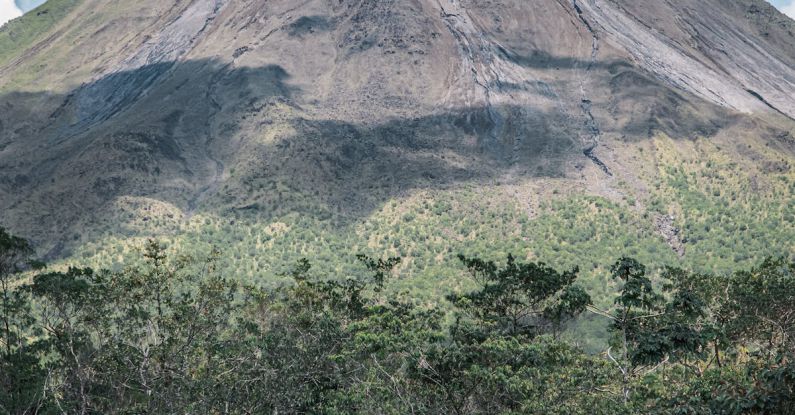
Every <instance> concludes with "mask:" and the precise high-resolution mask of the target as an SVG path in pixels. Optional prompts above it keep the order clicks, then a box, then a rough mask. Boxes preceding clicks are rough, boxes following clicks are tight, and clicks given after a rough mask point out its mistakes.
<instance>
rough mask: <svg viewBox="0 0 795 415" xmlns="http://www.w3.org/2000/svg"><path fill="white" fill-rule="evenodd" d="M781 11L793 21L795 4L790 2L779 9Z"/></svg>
mask: <svg viewBox="0 0 795 415" xmlns="http://www.w3.org/2000/svg"><path fill="white" fill-rule="evenodd" d="M781 11H782V12H784V14H786V15H787V16H789V17H791V18H793V19H795V2H792V3H790V4H788V5H786V6H783V7H781Z"/></svg>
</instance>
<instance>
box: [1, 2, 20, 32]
mask: <svg viewBox="0 0 795 415" xmlns="http://www.w3.org/2000/svg"><path fill="white" fill-rule="evenodd" d="M19 16H22V10H19V7H17V5H16V4H15V3H14V0H0V26H2V25H3V24H5V22H7V21H9V20H11V19H14V18H17V17H19Z"/></svg>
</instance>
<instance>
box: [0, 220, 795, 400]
mask: <svg viewBox="0 0 795 415" xmlns="http://www.w3.org/2000/svg"><path fill="white" fill-rule="evenodd" d="M31 252H32V251H31V249H30V247H29V246H28V245H27V243H26V242H25V241H24V240H21V239H19V238H14V237H11V236H9V235H8V234H7V233H6V232H5V231H3V230H0V295H2V307H0V323H2V324H0V369H2V370H0V409H2V410H3V412H5V413H12V414H24V413H108V414H117V413H118V414H122V413H193V412H196V411H202V412H204V413H209V414H222V413H224V414H238V413H239V414H250V413H295V414H302V413H313V414H356V413H362V414H372V413H379V414H405V413H415V414H440V413H451V414H459V415H465V414H466V415H468V414H704V413H720V414H789V413H792V410H793V409H795V366H793V363H792V362H793V358H794V357H795V342H794V341H793V338H794V337H793V335H795V320H793V318H792V316H793V315H795V309H794V308H793V307H795V263H792V262H787V261H785V260H771V259H768V260H765V261H764V262H762V263H761V264H760V265H758V266H756V267H754V268H753V269H751V270H750V271H742V272H735V273H732V274H729V275H713V274H702V273H692V272H688V271H683V270H680V269H675V268H668V269H665V270H664V271H663V272H661V273H659V274H658V275H651V274H650V273H649V271H648V270H647V269H646V267H645V266H643V265H642V264H641V263H639V262H638V261H636V260H634V259H631V258H625V257H622V258H620V259H619V260H618V261H616V262H615V263H613V265H612V266H610V267H609V273H610V279H611V281H612V283H613V286H614V288H613V289H612V290H610V292H609V295H610V296H611V299H612V301H611V302H610V303H609V304H608V305H605V306H599V305H594V304H592V299H591V296H590V295H589V293H588V292H587V291H586V290H585V289H583V288H582V286H581V285H580V283H579V271H578V269H577V268H572V269H569V270H567V271H562V272H561V271H558V270H557V269H556V268H554V267H550V266H548V265H545V264H543V263H539V262H526V261H523V260H518V259H516V258H514V257H512V256H508V259H507V261H504V262H503V261H501V262H500V263H495V262H492V261H486V260H482V259H479V258H477V257H469V256H464V255H461V256H459V260H460V262H462V263H463V267H462V268H463V269H465V270H466V271H467V273H468V275H469V276H470V278H471V279H472V281H473V284H472V288H470V289H468V290H465V291H463V292H460V293H450V294H449V295H448V296H447V298H448V300H449V301H450V304H451V307H452V310H451V314H450V317H452V318H449V319H446V318H445V316H446V315H447V311H446V310H442V309H440V308H439V307H437V306H430V305H417V304H415V303H414V302H413V301H412V300H411V298H410V297H408V296H407V295H406V294H405V293H404V294H394V293H390V292H389V291H388V290H386V289H385V286H384V284H385V282H386V281H388V280H389V278H390V277H391V275H392V270H393V268H394V267H395V266H396V265H398V264H399V263H400V260H399V259H397V258H390V259H386V260H374V259H371V258H368V257H365V256H360V257H359V260H360V261H361V265H359V266H356V267H355V269H356V272H355V273H353V274H349V275H350V276H346V277H344V278H342V277H341V276H340V274H336V273H334V272H331V273H325V272H326V270H325V269H324V268H325V264H323V263H322V262H320V263H318V262H316V263H318V264H320V267H319V268H320V270H319V271H317V270H316V269H315V268H313V267H312V265H311V264H310V262H309V261H307V260H301V261H299V262H298V263H297V265H296V266H294V267H293V269H292V270H291V272H290V273H289V278H288V279H287V281H286V282H285V283H284V284H282V285H280V286H279V287H275V288H269V289H261V288H256V287H251V286H247V285H241V284H238V283H236V282H234V281H232V280H230V279H227V278H224V277H223V276H222V274H223V273H224V269H223V266H221V263H220V262H219V260H220V259H221V258H219V257H218V254H217V253H211V254H210V255H208V256H207V257H203V258H196V257H193V258H191V257H190V256H182V255H180V254H179V253H178V252H171V251H168V250H166V249H164V248H163V247H162V246H161V245H159V244H158V243H156V242H154V241H149V242H148V243H147V244H146V246H145V249H144V252H143V258H142V261H138V262H137V263H135V264H128V265H126V266H125V267H124V268H123V269H121V270H119V271H118V272H107V271H103V272H94V271H92V270H91V269H79V268H70V269H69V270H68V271H66V272H57V271H49V272H34V273H32V275H31V274H28V275H27V276H23V275H20V274H19V272H20V271H24V270H26V269H28V268H29V265H28V263H29V256H30V254H31ZM319 273H322V274H319ZM653 280H657V281H658V282H659V284H655V283H654V282H653ZM583 314H592V315H596V316H600V317H601V318H604V319H606V320H607V321H608V322H610V324H609V326H607V327H606V328H605V329H604V334H605V335H606V336H607V337H609V338H610V339H611V340H610V344H609V347H608V348H607V349H606V350H605V351H604V353H603V354H601V355H598V356H596V355H588V354H585V353H583V352H582V351H581V350H580V349H579V348H578V347H576V346H575V345H573V344H571V343H570V342H568V341H566V340H563V339H562V338H561V334H562V332H563V330H564V329H565V327H566V326H567V325H569V324H570V323H571V322H572V321H573V320H574V319H575V318H577V317H578V316H581V315H583Z"/></svg>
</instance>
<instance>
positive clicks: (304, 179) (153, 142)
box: [0, 0, 795, 278]
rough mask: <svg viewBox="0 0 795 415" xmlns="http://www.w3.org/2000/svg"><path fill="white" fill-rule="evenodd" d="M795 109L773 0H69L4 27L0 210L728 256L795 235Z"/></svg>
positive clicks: (259, 241) (111, 224) (792, 61)
mask: <svg viewBox="0 0 795 415" xmlns="http://www.w3.org/2000/svg"><path fill="white" fill-rule="evenodd" d="M793 118H795V22H793V21H792V20H790V19H789V18H787V17H786V16H784V15H782V14H780V13H779V12H778V11H777V10H776V9H775V8H773V7H772V6H770V5H768V4H767V3H765V2H764V1H763V0H665V1H658V0H654V1H652V0H533V1H527V0H301V1H296V0H235V1H231V0H139V1H135V2H121V1H113V0H50V1H49V2H48V3H47V4H46V5H45V6H43V7H42V8H40V9H37V11H36V12H35V13H31V14H29V15H26V16H24V17H23V18H21V19H18V20H15V21H13V22H11V23H10V24H8V25H6V26H5V27H3V28H2V29H1V30H0V223H2V224H4V225H6V226H7V227H9V228H10V229H11V230H12V231H13V232H14V233H17V234H20V235H23V236H26V237H29V238H31V239H33V240H34V241H36V242H38V243H39V247H40V249H41V252H42V254H46V255H48V256H49V257H52V258H58V257H68V256H74V255H80V257H82V258H85V259H86V260H87V261H99V262H104V263H112V262H113V261H115V260H117V259H118V258H120V257H121V256H123V255H124V254H125V252H127V250H128V249H129V248H128V247H129V246H130V241H135V240H137V239H136V238H142V237H149V236H158V237H161V238H167V239H171V240H173V241H174V243H180V244H188V245H196V246H209V245H221V246H222V247H223V248H224V249H230V250H231V251H233V252H235V253H236V258H237V260H241V259H243V258H249V257H253V258H258V259H257V261H258V262H256V265H254V266H250V267H249V268H240V270H239V271H240V273H242V275H248V276H254V277H259V276H263V277H264V278H269V277H272V276H273V275H275V273H276V272H277V270H278V269H280V267H282V266H283V264H287V263H289V262H291V261H292V260H293V259H295V258H297V257H300V256H304V255H309V254H313V255H319V256H321V257H323V256H325V257H327V258H329V260H330V261H332V260H333V259H332V258H333V257H335V256H337V255H339V253H340V252H344V253H355V252H356V251H362V250H364V251H368V250H369V251H373V252H394V253H397V254H401V255H403V256H405V257H407V258H409V259H410V260H409V261H406V262H405V264H406V265H405V267H406V268H405V270H404V271H405V272H406V273H407V275H412V276H413V275H437V274H438V275H444V274H445V272H446V271H445V268H444V263H445V261H446V259H447V257H448V256H449V252H445V248H443V246H445V245H448V246H450V244H452V249H455V250H460V251H468V250H476V249H477V250H484V249H485V250H486V251H488V250H489V249H494V250H495V252H497V251H498V250H499V251H504V250H511V251H513V252H516V253H519V254H521V255H526V256H527V257H530V258H532V257H542V258H545V259H547V260H549V261H552V262H557V263H561V264H565V263H566V262H567V260H568V258H573V255H574V254H578V255H581V256H582V255H583V254H584V255H586V257H587V255H589V253H594V252H595V251H596V250H600V251H605V250H606V251H607V252H609V253H610V254H619V253H621V252H625V251H627V250H630V251H635V254H636V255H640V256H641V257H643V256H644V255H645V256H647V257H648V258H650V259H651V260H652V261H655V262H656V263H658V264H664V263H677V262H680V261H684V263H686V264H688V265H691V266H694V267H696V268H699V267H701V268H716V267H717V268H720V267H721V266H728V265H729V264H735V263H744V262H747V261H750V260H752V259H756V258H758V257H760V256H764V255H767V254H770V253H773V252H778V253H782V254H795V246H794V244H793V241H795V224H793V222H795V217H794V216H793V213H795V198H794V196H793V194H795V172H793V163H795V156H794V155H795V138H793V135H792V134H793V132H795V130H794V128H795V122H793ZM53 241H54V242H53ZM98 247H102V248H98ZM108 247H112V248H108ZM448 249H450V248H448ZM599 257H603V258H609V256H597V255H595V254H594V256H593V258H599ZM238 266H241V265H239V264H238ZM241 267H242V266H241ZM601 267H602V264H599V263H594V264H593V269H594V272H595V273H596V274H598V272H599V269H601Z"/></svg>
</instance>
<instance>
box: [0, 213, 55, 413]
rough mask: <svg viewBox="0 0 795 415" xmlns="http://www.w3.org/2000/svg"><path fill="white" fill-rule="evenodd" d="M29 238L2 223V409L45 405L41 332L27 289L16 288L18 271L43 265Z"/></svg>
mask: <svg viewBox="0 0 795 415" xmlns="http://www.w3.org/2000/svg"><path fill="white" fill-rule="evenodd" d="M33 254H34V252H33V249H32V248H31V246H30V244H29V243H28V241H26V240H24V239H22V238H19V237H16V236H13V235H10V234H9V233H8V232H6V230H5V229H3V228H1V227H0V412H5V413H9V414H25V413H34V412H35V411H37V410H38V409H40V408H41V406H42V394H43V393H42V392H43V389H44V387H43V385H44V383H45V381H46V373H45V371H44V370H43V368H42V367H41V365H40V364H39V360H40V352H41V349H40V347H39V346H40V345H37V344H35V343H32V342H31V341H30V340H29V337H30V336H34V337H35V336H36V335H38V334H39V333H38V332H37V331H36V328H35V319H34V318H33V317H32V310H31V304H30V299H29V298H28V295H27V293H25V292H24V291H22V290H18V289H16V286H18V285H19V284H20V281H19V280H18V275H19V273H20V272H22V271H23V270H25V269H27V268H31V267H33V268H39V267H40V266H41V264H39V263H36V262H35V261H33V260H32V257H33Z"/></svg>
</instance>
